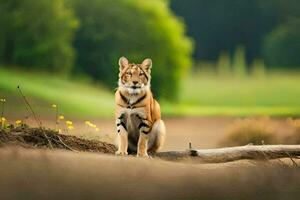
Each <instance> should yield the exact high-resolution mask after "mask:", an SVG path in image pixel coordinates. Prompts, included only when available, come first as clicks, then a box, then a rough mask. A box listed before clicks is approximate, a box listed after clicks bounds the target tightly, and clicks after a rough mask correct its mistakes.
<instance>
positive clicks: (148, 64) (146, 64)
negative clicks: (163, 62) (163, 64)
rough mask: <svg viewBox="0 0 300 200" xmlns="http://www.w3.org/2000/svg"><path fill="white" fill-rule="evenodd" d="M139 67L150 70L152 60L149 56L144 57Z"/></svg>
mask: <svg viewBox="0 0 300 200" xmlns="http://www.w3.org/2000/svg"><path fill="white" fill-rule="evenodd" d="M141 67H142V68H143V69H144V70H145V71H146V72H148V73H150V72H151V67H152V60H151V59H150V58H146V59H145V60H144V61H143V62H142V64H141Z"/></svg>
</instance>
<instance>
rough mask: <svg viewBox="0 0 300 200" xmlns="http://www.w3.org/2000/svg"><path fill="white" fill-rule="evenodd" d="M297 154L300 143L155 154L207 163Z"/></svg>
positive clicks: (292, 156) (286, 156) (290, 156)
mask: <svg viewBox="0 0 300 200" xmlns="http://www.w3.org/2000/svg"><path fill="white" fill-rule="evenodd" d="M297 156H300V145H246V146H238V147H225V148H216V149H189V150H185V151H168V152H159V153H156V154H155V157H159V158H162V159H167V160H179V159H186V158H193V159H197V160H199V161H201V162H206V163H221V162H230V161H236V160H243V159H256V160H269V159H276V158H291V159H292V158H295V157H297Z"/></svg>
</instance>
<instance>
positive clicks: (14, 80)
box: [0, 69, 114, 118]
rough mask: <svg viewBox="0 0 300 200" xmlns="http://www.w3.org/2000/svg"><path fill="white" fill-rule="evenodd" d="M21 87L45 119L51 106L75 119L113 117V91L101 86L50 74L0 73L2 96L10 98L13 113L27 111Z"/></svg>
mask: <svg viewBox="0 0 300 200" xmlns="http://www.w3.org/2000/svg"><path fill="white" fill-rule="evenodd" d="M18 85H20V87H21V88H22V91H23V93H24V94H25V95H26V97H27V98H28V99H29V100H30V99H33V100H32V101H33V102H34V103H33V107H35V109H37V110H38V111H39V112H41V114H43V115H47V114H48V113H50V114H52V113H53V109H52V108H51V105H52V104H57V105H58V106H59V110H60V112H61V113H63V114H66V115H70V116H74V115H75V116H76V118H84V117H87V116H89V117H99V116H100V117H110V116H113V107H114V97H113V91H109V90H107V89H105V88H104V87H100V86H99V85H97V86H95V85H92V84H90V83H82V82H80V81H71V80H67V79H63V78H59V77H56V76H50V75H48V74H40V73H39V74H36V73H25V72H18V71H11V70H6V69H0V96H1V95H5V96H8V97H7V106H8V107H9V108H13V109H14V110H22V109H23V110H25V106H24V103H23V101H22V99H21V97H20V95H19V93H18V90H17V86H18ZM7 110H8V109H7Z"/></svg>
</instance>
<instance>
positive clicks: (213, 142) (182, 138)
mask: <svg viewBox="0 0 300 200" xmlns="http://www.w3.org/2000/svg"><path fill="white" fill-rule="evenodd" d="M236 119H237V118H231V117H174V118H164V119H163V120H164V121H165V124H166V127H167V139H166V142H165V145H164V147H163V149H162V151H169V150H185V149H187V148H188V147H189V142H191V143H192V147H193V148H215V147H217V146H218V144H219V142H220V141H221V140H222V139H223V138H224V136H225V134H226V129H227V127H228V126H230V125H231V124H232V123H233V122H234V121H235V120H236ZM71 120H72V119H71ZM42 121H43V125H44V126H46V127H49V128H55V122H54V121H50V120H49V119H44V120H42ZM72 121H73V124H74V130H69V131H68V133H66V132H64V134H72V135H76V136H81V137H83V138H86V139H96V140H97V139H98V140H101V141H106V142H109V143H115V137H116V133H115V123H114V119H94V120H90V121H92V122H93V123H94V124H96V125H97V127H99V131H98V132H97V131H95V130H94V129H93V128H91V127H88V126H87V125H85V123H84V122H85V121H84V120H77V119H74V120H72ZM272 121H273V122H274V127H275V128H276V130H277V132H278V134H279V136H284V135H286V134H288V133H289V127H288V126H287V124H286V122H285V119H282V118H272ZM28 122H29V124H31V125H35V124H36V123H35V122H34V121H32V120H29V121H28ZM58 128H61V129H64V128H65V125H64V123H61V124H60V125H59V126H58Z"/></svg>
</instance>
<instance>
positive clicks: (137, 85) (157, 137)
mask: <svg viewBox="0 0 300 200" xmlns="http://www.w3.org/2000/svg"><path fill="white" fill-rule="evenodd" d="M151 68H152V60H151V59H150V58H146V59H144V61H143V62H142V63H141V64H135V63H129V61H128V59H127V58H125V57H121V58H120V59H119V81H118V88H117V90H116V92H115V123H116V129H117V148H118V150H117V151H116V153H115V154H116V155H128V153H129V154H135V153H136V156H137V157H149V155H148V152H149V154H150V153H155V152H157V151H158V150H160V149H161V148H162V146H163V144H164V141H165V136H166V127H165V124H164V121H163V120H162V119H161V112H160V105H159V103H158V102H157V101H156V100H155V99H154V97H153V94H152V92H151V89H150V81H151Z"/></svg>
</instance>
